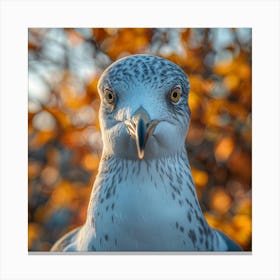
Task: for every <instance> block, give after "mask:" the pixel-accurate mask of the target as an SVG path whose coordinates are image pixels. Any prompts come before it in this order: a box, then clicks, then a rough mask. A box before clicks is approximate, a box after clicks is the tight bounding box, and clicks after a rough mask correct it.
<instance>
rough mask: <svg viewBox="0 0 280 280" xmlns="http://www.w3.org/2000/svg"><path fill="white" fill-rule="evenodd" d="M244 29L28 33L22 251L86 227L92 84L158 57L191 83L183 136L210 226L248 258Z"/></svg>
mask: <svg viewBox="0 0 280 280" xmlns="http://www.w3.org/2000/svg"><path fill="white" fill-rule="evenodd" d="M251 36H252V33H251V29H246V28H241V29H235V28H226V29H224V28H214V29H207V28H199V29H198V28H195V29H173V28H172V29H158V28H121V29H118V28H96V29H89V28H82V29H79V28H77V29H76V28H54V29H49V28H48V29H42V28H38V29H33V28H32V29H29V31H28V74H29V75H28V76H29V86H28V221H29V224H28V250H29V251H48V250H49V249H50V247H51V246H52V244H53V243H54V242H55V241H56V240H57V239H58V238H59V237H61V236H62V235H63V234H65V233H66V232H68V231H69V230H71V229H73V228H74V227H76V226H79V225H81V224H83V223H84V221H85V217H86V210H87V205H88V201H89V196H90V192H91V188H92V183H93V181H94V178H95V176H96V174H97V168H98V164H99V160H100V156H101V152H102V141H101V137H100V129H99V123H98V107H99V99H98V94H97V89H96V85H97V82H98V78H99V76H100V74H101V73H102V71H103V70H104V69H105V68H106V67H107V66H108V65H109V64H110V63H112V62H114V61H115V60H116V59H118V58H120V57H123V56H126V55H130V54H136V53H149V54H155V55H159V56H162V57H165V58H167V59H169V60H171V61H173V62H175V63H177V64H178V65H179V66H181V67H182V69H184V71H185V72H186V73H187V75H188V76H189V79H190V84H191V91H190V95H189V103H190V108H191V111H192V120H191V125H190V129H189V133H188V136H187V139H186V146H187V150H188V154H189V158H190V163H191V167H192V172H193V176H194V181H195V184H196V188H197V193H198V197H199V200H200V204H201V207H202V210H203V212H204V214H205V216H206V219H207V220H208V222H209V223H210V225H212V226H214V227H216V228H219V229H221V230H222V231H224V232H225V233H227V234H228V235H229V236H230V237H231V238H232V239H234V240H235V241H237V242H238V243H239V244H240V245H241V246H242V247H243V249H244V250H247V251H250V250H251V248H252V245H251V235H252V230H251V228H252V218H251V208H252V205H251V204H252V203H251V201H252V200H251V196H252V194H251V181H252V178H251V140H252V139H251V136H252V128H251V121H252V118H251V109H252V108H251V106H252V83H251V64H252V62H251V48H252V46H251V43H252V38H251Z"/></svg>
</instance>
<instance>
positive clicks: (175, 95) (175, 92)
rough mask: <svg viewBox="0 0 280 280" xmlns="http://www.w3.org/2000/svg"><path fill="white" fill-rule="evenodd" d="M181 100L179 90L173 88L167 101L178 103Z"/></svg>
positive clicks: (178, 88)
mask: <svg viewBox="0 0 280 280" xmlns="http://www.w3.org/2000/svg"><path fill="white" fill-rule="evenodd" d="M180 98H181V88H180V87H175V88H173V89H172V90H171V91H170V93H169V100H170V101H171V102H172V103H178V102H179V100H180Z"/></svg>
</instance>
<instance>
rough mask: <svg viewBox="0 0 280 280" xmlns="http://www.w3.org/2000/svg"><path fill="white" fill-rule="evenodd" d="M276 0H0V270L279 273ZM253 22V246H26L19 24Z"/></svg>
mask: <svg viewBox="0 0 280 280" xmlns="http://www.w3.org/2000/svg"><path fill="white" fill-rule="evenodd" d="M0 1H1V0H0ZM279 6H280V5H279V2H278V1H277V0H275V1H273V0H266V1H265V0H264V1H261V0H260V1H253V0H251V1H250V0H244V1H210V0H208V1H207V0H206V1H185V2H183V1H149V2H148V1H141V2H136V1H130V2H128V1H118V2H117V1H103V2H99V1H91V2H90V1H70V2H66V1H65V2H64V1H37V2H36V1H25V0H19V1H13V0H11V1H8V0H6V1H1V6H0V8H1V14H0V19H1V33H0V34H1V41H0V42H1V60H0V61H1V83H0V86H1V103H0V106H1V111H0V114H1V134H0V135H1V153H0V155H1V175H0V179H1V189H0V191H1V192H0V199H1V201H0V218H1V227H0V229H1V232H0V234H1V235H0V248H1V255H0V279H30V280H31V279H69V280H70V279H122V280H125V279H151V278H152V279H217V280H218V279H223V280H224V279H267V280H269V279H280V270H279V263H280V258H279V255H280V254H279V253H280V252H279V251H280V250H279V249H280V248H279V236H280V231H279V223H280V217H279V213H280V211H279V210H280V208H279V205H280V202H279V169H280V168H279V142H280V141H279V140H280V139H279V128H280V124H279V77H280V75H279V61H280V60H279V50H280V46H279V34H280V30H279V26H280V22H279V10H280V9H279ZM68 26H71V27H72V26H75V27H76V26H77V27H83V26H92V27H105V26H118V27H126V26H128V27H134V26H143V27H199V26H201V27H252V28H253V149H252V150H253V174H252V175H253V253H252V254H251V255H248V254H247V255H220V254H215V255H97V256H94V255H28V251H27V30H28V27H68Z"/></svg>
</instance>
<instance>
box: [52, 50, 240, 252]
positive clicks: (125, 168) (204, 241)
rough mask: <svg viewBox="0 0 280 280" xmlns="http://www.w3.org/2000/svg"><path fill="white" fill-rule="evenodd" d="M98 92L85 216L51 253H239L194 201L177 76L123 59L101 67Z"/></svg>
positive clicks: (183, 96)
mask: <svg viewBox="0 0 280 280" xmlns="http://www.w3.org/2000/svg"><path fill="white" fill-rule="evenodd" d="M174 88H175V90H177V91H178V92H177V93H176V95H175V96H177V94H180V99H179V101H178V102H177V100H176V102H173V99H172V100H171V101H170V92H172V91H173V90H174ZM98 90H99V94H100V98H101V105H100V113H99V117H100V123H101V131H102V139H103V143H104V148H103V154H102V159H101V162H100V166H99V172H98V175H97V177H96V180H95V183H94V186H93V190H92V194H91V198H90V203H89V207H88V215H87V220H86V222H85V224H84V225H83V226H82V227H80V228H78V229H75V230H74V231H72V232H70V233H69V234H67V235H66V236H64V237H62V238H61V239H60V240H59V241H58V242H57V243H56V244H55V245H54V246H53V248H52V251H228V250H232V251H235V250H239V249H240V248H239V247H238V245H236V244H235V243H233V241H231V240H230V239H229V238H227V237H226V236H224V235H223V234H222V233H220V232H219V231H216V230H214V229H211V228H210V227H209V225H208V224H207V222H206V220H205V218H204V216H203V214H202V211H201V209H200V206H199V203H198V199H197V196H196V192H195V187H194V183H193V179H192V175H191V170H190V166H189V162H188V157H187V153H186V150H185V135H186V133H187V130H188V126H189V121H190V110H189V106H188V94H189V81H188V78H187V76H186V75H185V73H184V72H183V71H182V70H181V69H180V68H179V67H178V66H177V65H175V64H174V63H172V62H170V61H168V60H165V59H162V58H159V57H156V56H149V55H136V56H129V57H126V58H123V59H121V60H119V61H117V62H116V63H114V64H112V65H111V66H110V67H108V68H107V69H106V70H105V71H104V73H103V75H102V76H101V78H100V81H99V85H98ZM106 92H107V93H108V92H109V94H110V95H109V97H108V96H106ZM111 95H113V97H114V98H113V99H112V100H113V102H112V100H111V99H110V98H111ZM108 98H109V99H108Z"/></svg>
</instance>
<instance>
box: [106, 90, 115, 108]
mask: <svg viewBox="0 0 280 280" xmlns="http://www.w3.org/2000/svg"><path fill="white" fill-rule="evenodd" d="M105 99H106V101H107V102H108V103H109V104H114V103H115V100H116V96H115V93H114V92H113V91H112V90H110V89H105Z"/></svg>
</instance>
